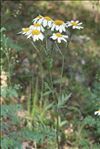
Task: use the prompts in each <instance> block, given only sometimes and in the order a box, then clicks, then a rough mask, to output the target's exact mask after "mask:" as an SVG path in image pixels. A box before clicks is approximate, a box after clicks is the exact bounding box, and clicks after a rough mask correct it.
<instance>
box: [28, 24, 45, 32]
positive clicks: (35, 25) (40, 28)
mask: <svg viewBox="0 0 100 149" xmlns="http://www.w3.org/2000/svg"><path fill="white" fill-rule="evenodd" d="M29 29H31V30H39V31H41V32H44V28H43V26H42V25H41V24H40V23H34V24H33V25H31V26H30V27H29Z"/></svg>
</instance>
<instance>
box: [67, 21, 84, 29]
mask: <svg viewBox="0 0 100 149" xmlns="http://www.w3.org/2000/svg"><path fill="white" fill-rule="evenodd" d="M81 25H82V22H79V21H78V20H76V21H74V20H71V21H68V22H67V23H66V27H72V29H83V27H82V26H81Z"/></svg>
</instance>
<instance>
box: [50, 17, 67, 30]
mask: <svg viewBox="0 0 100 149" xmlns="http://www.w3.org/2000/svg"><path fill="white" fill-rule="evenodd" d="M65 28H66V24H65V23H64V21H62V20H55V21H54V22H53V25H52V27H51V31H54V30H56V31H59V32H60V33H62V32H65V31H66V29H65Z"/></svg>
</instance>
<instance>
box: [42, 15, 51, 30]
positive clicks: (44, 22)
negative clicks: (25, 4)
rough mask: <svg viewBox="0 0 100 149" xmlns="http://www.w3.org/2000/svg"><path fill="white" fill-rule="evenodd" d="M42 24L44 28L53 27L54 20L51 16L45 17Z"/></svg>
mask: <svg viewBox="0 0 100 149" xmlns="http://www.w3.org/2000/svg"><path fill="white" fill-rule="evenodd" d="M41 23H42V25H43V26H44V27H46V26H48V27H51V26H52V24H53V20H52V19H51V18H50V17H49V16H45V17H43V19H42V22H41Z"/></svg>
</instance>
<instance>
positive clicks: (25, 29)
mask: <svg viewBox="0 0 100 149" xmlns="http://www.w3.org/2000/svg"><path fill="white" fill-rule="evenodd" d="M29 30H30V29H29V28H28V27H27V28H22V31H23V32H25V33H27V32H28V31H29Z"/></svg>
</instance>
